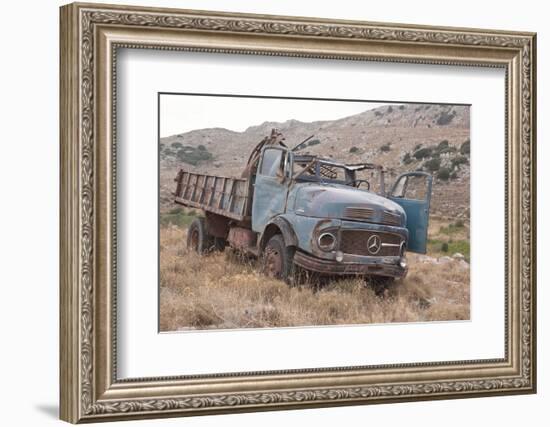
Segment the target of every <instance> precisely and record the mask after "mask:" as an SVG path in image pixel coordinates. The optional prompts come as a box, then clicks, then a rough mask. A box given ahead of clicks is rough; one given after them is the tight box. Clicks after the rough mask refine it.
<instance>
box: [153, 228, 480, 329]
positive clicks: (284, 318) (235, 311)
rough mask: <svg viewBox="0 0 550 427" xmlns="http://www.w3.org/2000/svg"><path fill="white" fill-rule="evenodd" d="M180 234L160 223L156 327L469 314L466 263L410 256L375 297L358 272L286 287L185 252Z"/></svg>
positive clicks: (244, 265) (250, 269) (248, 263)
mask: <svg viewBox="0 0 550 427" xmlns="http://www.w3.org/2000/svg"><path fill="white" fill-rule="evenodd" d="M185 237H186V232H185V230H182V229H180V228H177V227H175V226H169V227H164V228H162V229H161V241H160V251H161V256H160V329H161V330H162V331H176V330H185V329H220V328H263V327H285V326H306V325H344V324H362V323H388V322H418V321H435V320H439V321H441V320H463V319H468V318H469V307H470V298H469V295H470V292H469V284H470V275H469V268H464V265H463V264H460V263H458V262H455V261H449V262H448V263H446V264H433V263H427V262H422V261H421V259H420V258H419V259H417V260H416V261H415V259H414V256H411V257H410V258H411V263H410V271H409V274H408V276H407V278H406V279H404V280H402V281H397V282H396V283H395V284H393V285H391V287H390V288H389V289H388V290H387V291H386V292H385V293H384V295H382V296H377V295H376V294H375V292H374V290H373V289H371V288H369V287H365V285H364V281H363V280H362V279H359V278H346V279H340V280H336V281H332V282H330V283H328V284H327V285H326V286H323V287H321V288H318V289H316V288H315V287H311V286H307V285H304V286H298V287H294V288H290V287H288V286H287V285H286V284H285V283H283V282H282V281H280V280H276V279H271V278H267V277H265V276H263V275H262V274H260V273H259V272H258V266H257V262H256V261H255V260H242V259H239V258H238V257H236V256H232V255H231V254H230V252H227V253H214V254H211V255H208V256H199V255H197V254H196V253H194V252H188V251H187V249H186V248H185Z"/></svg>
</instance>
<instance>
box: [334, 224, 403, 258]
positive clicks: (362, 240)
mask: <svg viewBox="0 0 550 427" xmlns="http://www.w3.org/2000/svg"><path fill="white" fill-rule="evenodd" d="M372 236H378V237H379V238H380V240H379V243H380V247H379V249H378V251H375V250H373V249H371V250H369V241H370V243H373V242H374V241H373V240H369V239H371V237H372ZM402 241H403V238H402V237H401V236H400V235H398V234H393V233H379V232H372V231H368V230H342V236H341V240H340V250H341V251H342V252H344V253H346V254H352V255H363V256H399V255H400V252H401V243H402Z"/></svg>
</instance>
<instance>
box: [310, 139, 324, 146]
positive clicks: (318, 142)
mask: <svg viewBox="0 0 550 427" xmlns="http://www.w3.org/2000/svg"><path fill="white" fill-rule="evenodd" d="M320 143H321V141H319V140H318V139H312V140H311V141H309V142H308V143H307V145H309V146H311V145H317V144H320Z"/></svg>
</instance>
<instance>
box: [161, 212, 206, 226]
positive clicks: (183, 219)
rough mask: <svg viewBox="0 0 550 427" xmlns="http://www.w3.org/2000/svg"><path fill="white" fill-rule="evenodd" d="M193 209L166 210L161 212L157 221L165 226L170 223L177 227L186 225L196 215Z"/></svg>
mask: <svg viewBox="0 0 550 427" xmlns="http://www.w3.org/2000/svg"><path fill="white" fill-rule="evenodd" d="M196 215H197V214H196V212H195V211H190V212H185V211H184V210H183V209H182V208H179V207H177V208H173V209H171V210H170V211H168V212H165V213H161V214H160V218H159V222H160V226H161V227H166V226H168V225H170V224H172V225H176V226H178V227H182V228H184V227H187V226H189V224H191V222H193V219H194V218H195V217H196Z"/></svg>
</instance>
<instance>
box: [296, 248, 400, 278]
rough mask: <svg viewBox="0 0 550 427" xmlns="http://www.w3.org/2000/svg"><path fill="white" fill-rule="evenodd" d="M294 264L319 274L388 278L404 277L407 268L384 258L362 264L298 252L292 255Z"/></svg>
mask: <svg viewBox="0 0 550 427" xmlns="http://www.w3.org/2000/svg"><path fill="white" fill-rule="evenodd" d="M294 263H295V264H296V265H298V266H299V267H302V268H305V269H306V270H309V271H314V272H317V273H321V274H334V275H367V274H368V275H379V276H390V277H404V276H405V275H406V274H407V268H406V267H405V268H402V267H401V266H400V265H399V264H398V263H395V262H392V263H390V262H388V259H386V258H379V259H370V260H368V261H367V262H364V263H354V262H345V261H344V262H337V261H331V260H325V259H320V258H316V257H314V256H312V255H309V254H306V253H304V252H301V251H298V252H296V254H295V255H294Z"/></svg>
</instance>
